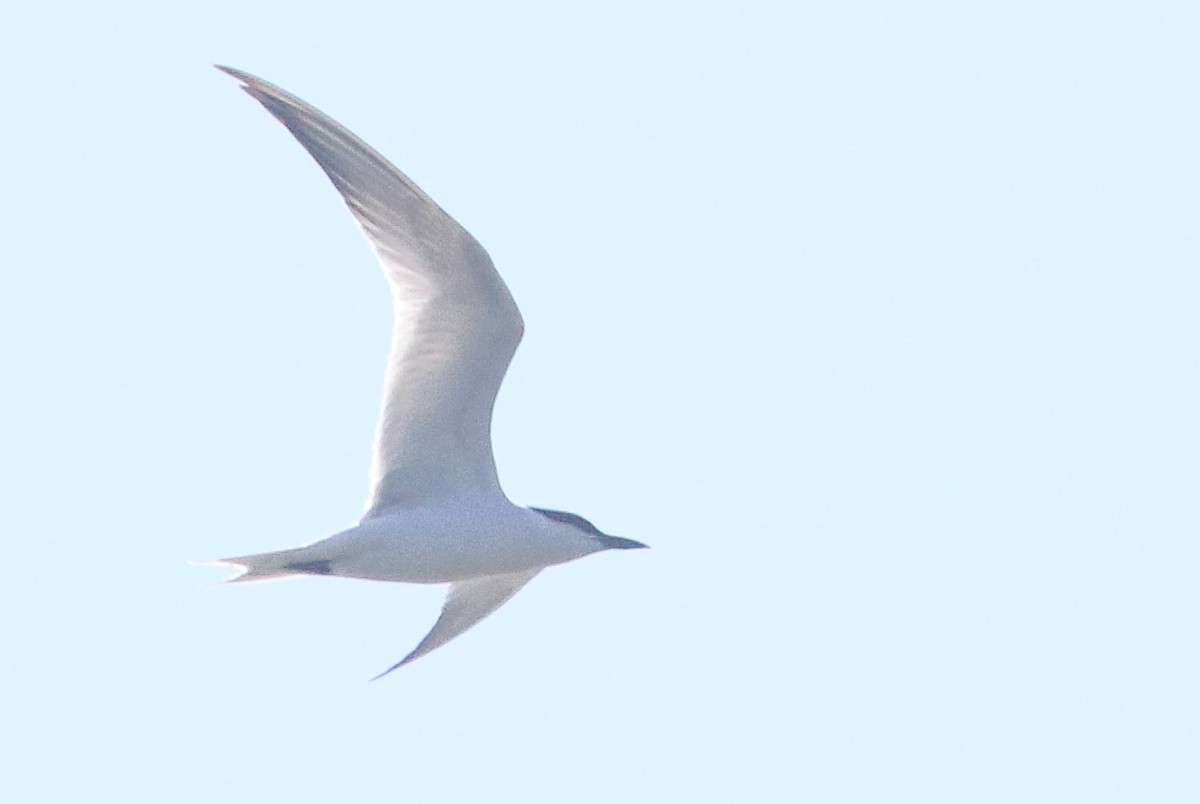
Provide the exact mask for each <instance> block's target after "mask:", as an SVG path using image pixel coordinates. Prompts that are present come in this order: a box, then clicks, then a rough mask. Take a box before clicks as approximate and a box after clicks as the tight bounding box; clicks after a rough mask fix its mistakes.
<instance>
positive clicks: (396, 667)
mask: <svg viewBox="0 0 1200 804" xmlns="http://www.w3.org/2000/svg"><path fill="white" fill-rule="evenodd" d="M415 658H417V652H416V651H413V652H412V653H410V654H408V655H407V656H405V657H404V658H403V659H401V660H400V661H398V662H396V663H395V664H394V665H392V666H391V667H389V668H388V669H387V670H384V671H383V672H382V673H380V674H379V675H377V676H375V677H374V678H372V679H371V681H378V680H379V679H381V678H383V677H384V676H386V675H387V674H388V673H390V672H392V671H393V670H399V669H400V668H401V667H403V666H404V665H406V664H408V663H409V662H411V661H412V660H413V659H415ZM368 683H369V682H368Z"/></svg>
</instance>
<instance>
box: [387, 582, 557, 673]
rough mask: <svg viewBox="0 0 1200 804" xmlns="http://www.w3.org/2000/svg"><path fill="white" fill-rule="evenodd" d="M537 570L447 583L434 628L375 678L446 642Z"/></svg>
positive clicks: (507, 597) (498, 604)
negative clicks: (439, 614)
mask: <svg viewBox="0 0 1200 804" xmlns="http://www.w3.org/2000/svg"><path fill="white" fill-rule="evenodd" d="M539 572H541V569H540V568H539V569H535V570H530V571H527V572H512V573H509V574H507V575H485V576H483V577H482V578H471V579H470V580H467V581H459V582H457V583H453V584H450V591H449V593H447V595H446V602H445V603H444V604H443V605H442V615H441V616H440V617H438V621H437V622H436V623H435V624H434V626H433V630H432V631H430V632H429V633H428V634H427V635H426V636H425V638H424V639H423V640H421V644H420V645H417V647H416V648H414V649H413V651H412V653H410V654H408V655H407V656H405V657H404V658H403V659H401V660H400V661H398V662H396V663H395V664H394V665H392V666H391V667H389V668H388V669H387V670H384V671H383V672H382V673H380V674H379V675H377V676H375V678H383V677H384V676H386V675H387V674H388V673H390V672H392V671H393V670H396V669H397V668H400V667H403V666H404V665H406V664H408V663H409V662H411V661H413V660H414V659H419V658H421V657H422V656H424V655H425V654H426V653H429V652H430V651H431V650H434V649H435V648H440V647H441V646H442V645H445V644H446V643H447V642H449V641H450V640H452V639H454V638H455V637H456V636H458V635H459V634H461V633H462V632H463V631H466V630H467V629H468V628H470V627H471V626H472V625H475V623H477V622H479V621H480V620H482V619H483V618H484V617H486V616H488V615H489V614H491V613H492V612H493V611H495V610H496V609H498V608H500V607H501V606H503V605H504V604H505V603H507V602H508V601H509V600H510V599H512V596H513V595H515V594H516V593H517V592H519V591H520V590H521V587H522V586H524V585H525V584H527V583H529V582H530V581H531V580H533V576H534V575H537V574H538V573H539ZM371 680H372V681H374V680H375V679H371Z"/></svg>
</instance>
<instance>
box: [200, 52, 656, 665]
mask: <svg viewBox="0 0 1200 804" xmlns="http://www.w3.org/2000/svg"><path fill="white" fill-rule="evenodd" d="M219 69H221V70H223V71H225V72H227V73H229V74H230V75H232V76H234V77H235V78H237V79H238V80H240V81H241V82H242V88H243V89H245V90H246V92H248V93H249V94H250V95H251V96H252V97H254V98H255V99H256V100H258V101H259V102H260V103H261V104H262V105H263V106H264V107H266V109H267V111H269V112H270V113H271V114H273V115H274V116H275V117H276V118H277V119H278V120H279V121H280V122H281V123H283V124H284V125H285V126H287V128H288V130H290V131H291V132H292V134H293V135H294V136H295V137H296V139H297V140H298V141H299V142H300V144H301V145H303V146H304V148H305V149H306V150H307V151H308V152H309V154H310V155H311V156H312V157H313V158H314V159H315V160H316V161H317V163H318V164H319V165H320V166H321V168H322V169H323V170H324V171H325V173H326V175H327V176H328V177H329V179H330V180H331V181H332V182H333V184H334V186H335V187H336V188H337V190H338V192H339V193H341V195H342V199H343V200H344V201H345V202H346V205H347V206H348V207H349V208H350V212H351V213H352V214H353V215H354V217H355V218H356V219H357V220H358V222H359V224H360V226H361V227H362V229H363V233H364V234H365V235H366V237H367V240H368V242H369V243H370V244H371V247H372V249H373V250H374V252H375V255H376V257H377V258H378V260H379V263H380V266H381V267H382V268H383V273H384V276H385V277H386V278H387V280H388V285H389V287H390V289H391V293H392V302H393V307H392V309H393V316H394V326H393V331H392V349H391V355H390V357H389V359H388V368H387V374H386V377H385V382H384V398H383V411H382V413H381V416H380V421H379V427H378V430H377V432H376V436H375V447H374V453H373V460H372V464H371V471H370V481H371V482H370V492H369V494H368V498H367V507H366V512H365V513H364V514H363V516H362V518H361V519H360V520H359V522H358V523H357V524H356V525H354V526H353V527H351V528H348V529H346V530H344V531H341V532H340V533H336V534H334V535H333V536H330V537H329V538H327V539H323V540H321V541H318V542H314V543H312V544H308V545H304V546H301V547H295V548H291V549H287V550H279V551H276V552H271V553H259V554H255V555H249V556H242V557H239V558H229V559H223V560H222V561H220V562H218V563H223V564H232V565H235V566H239V567H241V568H242V570H243V571H242V573H241V574H240V575H238V576H237V577H235V578H233V579H232V580H233V581H239V582H240V581H255V580H265V579H268V578H282V577H289V576H296V575H331V576H340V577H345V578H362V579H368V580H376V581H399V582H407V583H449V584H450V591H449V594H448V595H447V597H446V604H445V606H444V607H443V609H442V615H441V617H440V618H439V619H438V621H437V623H436V624H435V625H434V627H433V630H432V631H430V633H429V634H428V635H427V636H426V637H425V639H424V640H423V641H422V642H421V644H420V645H418V646H417V648H416V649H415V650H413V651H412V652H411V653H410V654H409V655H408V656H406V657H405V658H404V659H403V660H402V661H401V662H399V663H397V664H396V665H394V666H393V667H391V668H389V670H388V671H385V672H390V671H391V670H394V669H396V667H399V666H401V665H403V664H406V663H408V662H410V661H412V660H413V659H416V658H417V657H419V656H422V655H424V654H426V653H428V652H429V651H431V650H433V649H434V648H436V647H438V646H440V645H442V644H445V643H446V642H448V641H449V640H450V639H452V638H454V637H455V636H457V635H458V634H461V633H462V632H463V631H465V630H466V629H468V628H470V627H471V626H472V625H474V624H475V623H477V622H479V620H481V619H483V618H484V617H486V616H487V615H488V614H490V613H491V612H493V611H495V610H496V609H497V608H498V607H499V606H501V605H502V604H503V603H504V602H505V601H507V600H508V599H509V598H510V597H512V595H513V594H515V593H516V592H517V591H518V590H519V589H520V588H521V587H522V586H524V585H525V584H526V583H528V582H529V580H530V579H532V578H533V576H534V575H536V574H537V573H538V572H540V571H541V570H542V569H543V568H545V567H548V566H551V565H553V564H561V563H562V562H564V561H571V560H572V559H576V558H580V557H582V556H585V555H588V554H589V553H594V552H598V551H600V550H608V549H614V548H615V549H629V548H635V547H645V545H643V544H641V543H640V542H635V541H633V540H631V539H622V538H620V537H616V536H609V535H606V534H604V533H601V532H600V531H599V530H597V529H596V528H595V527H594V526H593V525H592V524H591V523H590V522H588V521H587V520H585V519H583V518H582V517H578V516H576V515H574V514H567V513H564V512H561V511H552V510H547V509H540V508H526V507H523V506H519V505H515V504H513V503H512V502H511V501H509V499H508V498H507V497H506V496H505V495H504V492H503V491H502V490H501V488H500V484H499V481H498V480H497V477H496V467H495V462H494V460H493V457H492V445H491V417H492V406H493V404H494V403H495V399H496V393H497V391H498V390H499V387H500V383H501V381H502V380H503V378H504V374H505V372H506V371H507V369H508V364H509V361H510V360H511V359H512V356H513V353H514V352H515V351H516V348H517V345H518V344H519V343H520V340H521V336H522V334H523V332H524V322H523V321H522V319H521V314H520V312H519V311H518V310H517V306H516V304H515V303H514V302H513V300H512V296H511V295H510V294H509V292H508V288H506V287H505V285H504V282H503V280H501V278H500V275H499V274H497V273H496V271H495V269H494V268H493V267H492V262H491V259H490V258H489V257H488V255H487V252H485V251H484V250H483V248H482V247H481V246H480V245H479V243H478V242H476V241H475V239H474V238H473V237H471V235H470V234H468V233H467V231H466V230H465V229H463V228H462V227H461V226H459V225H458V223H457V222H455V221H454V219H453V218H451V217H450V216H449V215H447V214H446V213H445V212H444V211H443V210H442V209H441V208H440V207H438V206H437V204H435V203H434V202H433V200H432V199H430V198H429V197H428V196H427V195H425V194H424V193H423V192H422V191H421V190H420V189H419V188H418V187H417V186H416V185H415V184H413V182H412V181H411V180H410V179H409V178H408V177H407V176H405V175H404V174H403V173H401V172H400V171H399V170H397V169H396V168H395V167H393V166H392V165H391V164H390V163H388V161H387V160H385V159H384V158H383V157H382V156H380V155H379V154H378V153H376V152H375V151H374V150H372V149H371V148H370V146H368V145H367V144H366V143H364V142H363V141H362V140H360V139H358V138H357V137H355V136H354V135H353V134H351V133H350V132H349V131H348V130H346V129H345V128H343V127H342V126H341V125H339V124H338V123H337V122H335V121H334V120H332V119H331V118H329V117H327V116H326V115H324V114H322V113H321V112H319V111H317V110H316V109H315V108H313V107H312V106H309V105H308V104H306V103H304V102H303V101H301V100H299V99H298V98H296V97H294V96H292V95H290V94H288V93H287V92H284V91H283V90H281V89H279V88H278V87H276V86H273V85H272V84H269V83H267V82H266V81H263V80H261V79H259V78H255V77H254V76H252V75H249V74H247V73H243V72H240V71H238V70H233V69H230V68H228V67H221V68H219Z"/></svg>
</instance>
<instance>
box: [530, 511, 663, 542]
mask: <svg viewBox="0 0 1200 804" xmlns="http://www.w3.org/2000/svg"><path fill="white" fill-rule="evenodd" d="M530 510H533V511H537V512H538V513H539V514H541V515H542V516H544V517H546V518H547V519H550V520H553V521H554V522H558V523H560V524H563V525H567V526H569V527H572V528H575V529H576V530H579V531H582V532H583V533H584V534H586V535H587V536H588V538H590V539H593V540H595V541H597V542H599V543H600V549H601V550H636V549H639V548H643V547H649V546H650V545H648V544H642V543H641V542H636V541H634V540H633V539H625V538H623V537H621V536H609V535H608V534H607V533H602V532H601V531H600V529H599V528H597V527H596V526H595V525H593V524H592V523H591V522H588V521H587V520H586V519H584V518H583V517H581V516H579V515H578V514H568V513H567V512H566V511H553V510H551V509H548V508H532V509H530Z"/></svg>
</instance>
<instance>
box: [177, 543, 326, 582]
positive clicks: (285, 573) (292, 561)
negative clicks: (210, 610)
mask: <svg viewBox="0 0 1200 804" xmlns="http://www.w3.org/2000/svg"><path fill="white" fill-rule="evenodd" d="M304 550H305V548H303V547H297V548H293V549H291V550H277V551H275V552H273V553H256V554H255V555H249V556H238V557H236V558H218V559H215V560H212V561H193V562H191V563H192V564H203V565H221V566H229V567H237V568H238V569H239V570H240V572H239V573H238V574H237V575H234V576H233V577H232V578H227V579H226V580H225V583H250V582H252V581H270V580H275V579H278V578H290V577H292V576H294V575H328V574H330V570H329V562H328V561H311V560H307V561H306V560H305V558H304V555H303V554H304Z"/></svg>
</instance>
